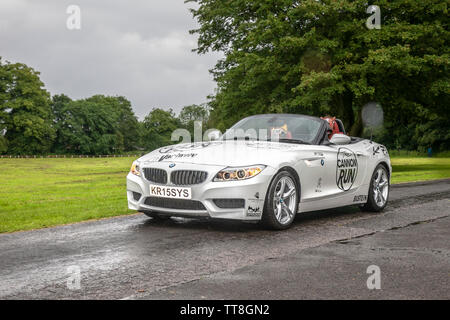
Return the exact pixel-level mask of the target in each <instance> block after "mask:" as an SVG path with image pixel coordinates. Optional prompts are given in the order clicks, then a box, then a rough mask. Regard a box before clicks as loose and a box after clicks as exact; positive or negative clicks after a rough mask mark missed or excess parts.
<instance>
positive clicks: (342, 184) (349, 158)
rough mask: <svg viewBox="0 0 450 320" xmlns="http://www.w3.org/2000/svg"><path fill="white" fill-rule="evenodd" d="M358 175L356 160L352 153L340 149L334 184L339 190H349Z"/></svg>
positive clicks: (345, 149)
mask: <svg viewBox="0 0 450 320" xmlns="http://www.w3.org/2000/svg"><path fill="white" fill-rule="evenodd" d="M357 175H358V160H357V159H356V155H355V154H354V153H353V151H351V150H349V149H347V148H340V149H339V151H338V154H337V166H336V184H337V186H338V188H339V189H341V190H344V191H347V190H350V188H351V187H352V185H353V183H354V182H355V180H356V176H357Z"/></svg>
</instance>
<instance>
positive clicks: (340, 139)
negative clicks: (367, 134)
mask: <svg viewBox="0 0 450 320" xmlns="http://www.w3.org/2000/svg"><path fill="white" fill-rule="evenodd" d="M350 141H352V139H351V138H350V137H349V136H347V135H345V134H342V133H335V134H333V136H332V137H331V139H330V142H331V143H332V144H349V143H350Z"/></svg>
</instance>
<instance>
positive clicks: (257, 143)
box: [127, 114, 392, 229]
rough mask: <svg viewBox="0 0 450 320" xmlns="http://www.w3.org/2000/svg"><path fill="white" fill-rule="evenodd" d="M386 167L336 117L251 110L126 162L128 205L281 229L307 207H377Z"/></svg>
mask: <svg viewBox="0 0 450 320" xmlns="http://www.w3.org/2000/svg"><path fill="white" fill-rule="evenodd" d="M391 172H392V168H391V163H390V159H389V155H388V152H387V150H386V148H385V147H384V146H383V145H380V144H378V143H375V142H373V141H370V140H366V139H361V138H355V137H350V136H347V135H346V134H345V129H344V127H343V125H342V122H341V121H340V120H338V119H335V118H330V117H328V118H316V117H310V116H304V115H294V114H265V115H256V116H251V117H248V118H245V119H243V120H241V121H239V122H238V123H236V124H235V125H234V126H233V127H231V128H230V129H229V130H227V132H225V134H223V135H222V136H220V137H217V140H213V141H208V142H197V143H184V144H177V145H171V146H167V147H163V148H160V149H157V150H154V151H152V152H151V153H148V154H146V155H144V156H143V157H141V158H139V159H138V160H136V161H135V162H133V165H132V167H131V170H130V173H129V174H128V176H127V196H128V206H129V208H130V209H133V210H138V211H141V212H143V213H145V214H146V215H148V216H150V217H153V218H155V219H164V218H167V217H170V216H181V217H209V218H218V219H234V220H242V221H260V222H261V223H263V224H264V225H265V226H267V227H269V228H272V229H286V228H288V227H289V226H290V225H291V224H292V221H293V220H294V218H295V216H296V215H297V214H301V213H303V212H308V211H314V210H322V209H328V208H335V207H341V206H347V205H353V204H355V205H359V206H360V207H361V208H362V209H363V210H368V211H381V210H383V208H384V207H385V206H386V204H387V201H388V197H389V182H390V177H391Z"/></svg>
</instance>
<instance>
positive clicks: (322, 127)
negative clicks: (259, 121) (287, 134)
mask: <svg viewBox="0 0 450 320" xmlns="http://www.w3.org/2000/svg"><path fill="white" fill-rule="evenodd" d="M267 116H277V117H298V118H306V119H310V120H313V121H316V122H319V124H320V126H319V128H318V130H317V134H316V136H315V137H314V138H313V139H312V140H311V141H305V144H310V145H318V144H320V141H321V138H322V136H323V132H324V130H326V128H325V124H326V121H324V120H322V119H320V118H318V117H314V116H308V115H303V114H290V113H265V114H257V115H252V116H248V117H245V118H242V119H241V120H239V121H238V122H236V123H235V124H233V125H232V126H231V127H230V128H229V129H227V131H228V130H230V129H234V128H235V127H236V126H237V125H238V124H239V123H241V122H243V121H244V120H249V119H252V118H257V117H267ZM227 131H226V132H225V133H224V134H223V135H222V137H221V140H224V141H227V140H228V141H229V140H233V139H225V137H226V133H227ZM236 140H237V139H236ZM240 140H245V138H243V139H240ZM249 140H252V139H249ZM292 140H293V141H292V142H291V141H289V142H286V141H276V140H270V139H268V140H260V141H272V142H278V143H291V144H292V143H295V142H294V141H295V139H292ZM298 144H302V143H300V142H298Z"/></svg>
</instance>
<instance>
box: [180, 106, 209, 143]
mask: <svg viewBox="0 0 450 320" xmlns="http://www.w3.org/2000/svg"><path fill="white" fill-rule="evenodd" d="M178 119H180V122H181V124H182V126H183V127H184V128H186V129H187V130H188V131H189V132H190V133H191V137H194V122H195V121H200V122H201V123H202V130H203V131H205V130H207V129H208V120H209V110H208V106H207V105H205V104H203V105H196V104H192V105H189V106H185V107H183V109H181V111H180V115H179V116H178Z"/></svg>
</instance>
